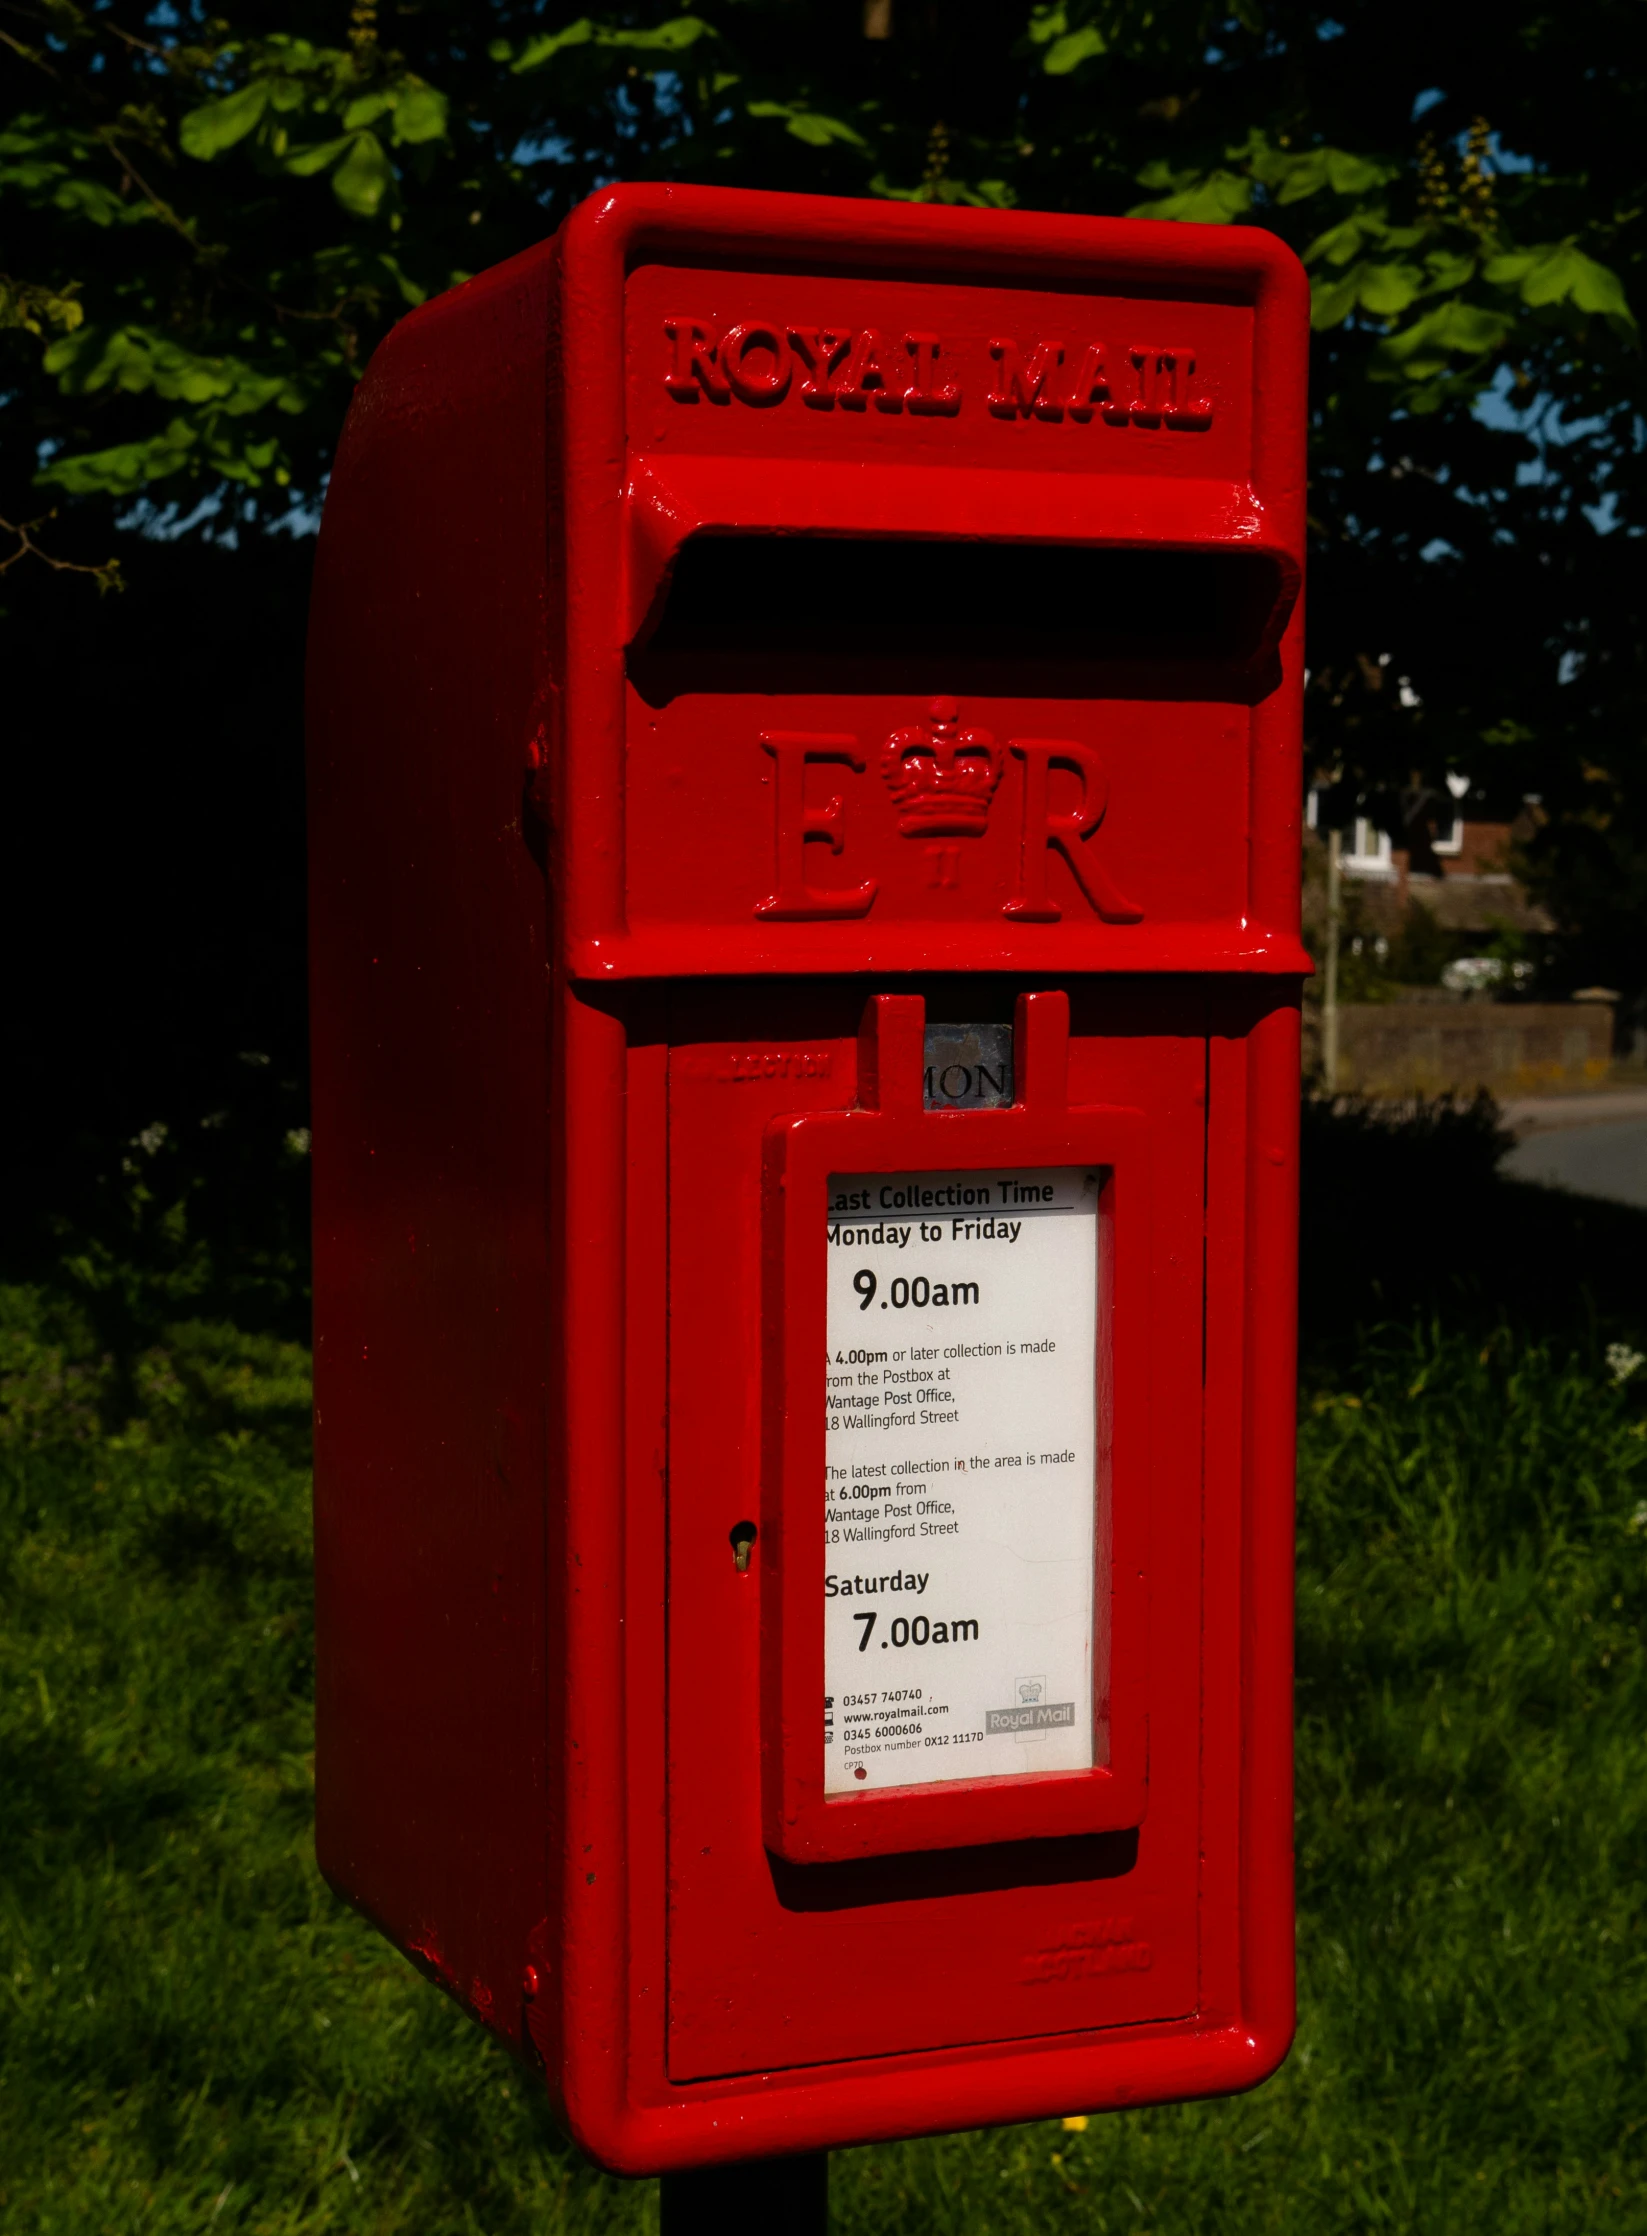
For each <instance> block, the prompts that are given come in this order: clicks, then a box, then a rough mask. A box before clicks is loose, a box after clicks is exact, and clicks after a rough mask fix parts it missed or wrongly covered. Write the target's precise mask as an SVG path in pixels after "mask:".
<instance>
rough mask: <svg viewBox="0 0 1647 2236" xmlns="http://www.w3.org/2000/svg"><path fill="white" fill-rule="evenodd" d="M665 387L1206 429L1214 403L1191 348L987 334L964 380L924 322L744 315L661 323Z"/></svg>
mask: <svg viewBox="0 0 1647 2236" xmlns="http://www.w3.org/2000/svg"><path fill="white" fill-rule="evenodd" d="M663 343H664V372H663V385H664V387H665V388H666V389H667V390H668V392H669V394H670V395H671V396H673V397H674V398H675V399H676V401H677V402H678V403H683V404H712V405H713V404H720V405H730V404H743V405H748V406H751V407H753V408H754V409H757V410H770V409H772V408H773V407H774V406H779V405H783V406H798V407H801V408H805V409H809V410H812V411H824V412H832V411H837V410H839V411H847V412H854V411H857V412H861V411H870V410H874V411H878V412H908V413H910V414H911V415H912V416H913V417H915V418H917V419H919V418H942V419H951V418H954V417H955V415H956V414H957V413H958V412H960V411H961V410H962V409H963V408H967V407H968V406H969V405H970V407H971V408H973V409H976V410H979V411H983V412H987V413H989V414H990V415H991V416H992V417H993V418H996V419H1042V420H1047V419H1050V420H1065V419H1067V420H1069V421H1071V422H1072V423H1074V424H1075V425H1078V426H1079V425H1087V424H1091V423H1096V424H1098V425H1101V426H1109V427H1169V428H1175V429H1178V430H1180V431H1182V432H1185V433H1201V432H1204V431H1205V430H1206V429H1207V428H1209V427H1210V426H1211V425H1212V420H1213V404H1212V399H1211V397H1210V395H1209V394H1208V392H1207V384H1206V383H1205V381H1204V380H1203V378H1202V376H1201V372H1200V368H1199V366H1198V364H1197V360H1196V352H1195V350H1194V349H1193V348H1191V347H1190V346H1189V345H1188V344H1186V343H1181V342H1179V343H1173V344H1171V345H1164V344H1161V343H1158V342H1149V343H1141V342H1136V341H1130V342H1125V343H1116V342H1112V341H1092V340H1065V339H1064V338H1062V337H1059V336H1055V335H1032V336H1030V337H1028V338H1027V339H1020V338H1019V337H1018V336H1016V335H1012V334H997V335H993V336H991V337H990V340H989V343H988V352H987V357H986V358H985V361H984V366H983V367H982V368H981V369H980V371H979V373H978V375H977V376H976V377H973V376H969V378H968V379H967V380H966V381H963V378H962V363H961V352H960V350H959V348H958V346H957V345H955V344H953V343H946V342H945V340H944V338H943V336H942V335H940V334H935V333H932V332H930V331H927V330H925V329H922V328H910V329H909V330H908V331H907V332H903V333H899V332H895V331H893V330H891V329H888V330H885V331H883V330H882V329H880V328H878V327H874V326H864V327H846V326H841V327H830V326H791V325H789V324H787V323H786V322H785V321H784V320H781V319H742V320H740V321H739V322H738V323H737V324H736V325H733V326H728V327H726V328H724V329H717V328H716V327H715V326H713V325H712V324H710V323H709V322H708V321H707V320H704V319H701V318H666V319H665V320H664V322H663Z"/></svg>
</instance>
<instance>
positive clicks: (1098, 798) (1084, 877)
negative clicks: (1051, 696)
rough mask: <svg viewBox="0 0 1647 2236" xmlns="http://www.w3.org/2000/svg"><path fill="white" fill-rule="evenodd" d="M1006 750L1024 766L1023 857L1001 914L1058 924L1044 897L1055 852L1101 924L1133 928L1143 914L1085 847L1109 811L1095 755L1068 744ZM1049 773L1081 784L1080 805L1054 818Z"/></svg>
mask: <svg viewBox="0 0 1647 2236" xmlns="http://www.w3.org/2000/svg"><path fill="white" fill-rule="evenodd" d="M1007 747H1008V750H1009V751H1010V752H1011V753H1012V755H1013V757H1014V758H1015V759H1016V760H1019V761H1022V763H1023V764H1024V821H1023V840H1022V845H1023V852H1022V855H1021V858H1020V862H1019V869H1018V890H1017V893H1016V894H1015V895H1014V896H1013V898H1012V899H1011V900H1010V901H1008V902H1007V904H1006V906H1005V908H1003V909H1002V911H1001V914H1002V915H1003V916H1015V917H1018V918H1019V919H1021V920H1023V921H1025V922H1028V923H1031V924H1056V923H1057V922H1058V920H1059V918H1060V916H1061V915H1062V913H1063V911H1062V910H1061V909H1060V908H1059V906H1058V904H1057V902H1056V901H1055V900H1054V899H1053V898H1052V896H1051V894H1050V893H1049V892H1048V891H1047V863H1048V860H1049V859H1050V857H1051V854H1052V850H1053V848H1054V847H1056V848H1057V849H1058V851H1059V853H1060V854H1061V855H1062V856H1063V857H1064V860H1065V861H1066V862H1067V863H1068V864H1069V866H1070V870H1071V872H1072V873H1073V875H1074V878H1075V882H1076V884H1077V885H1079V887H1080V888H1081V891H1082V892H1083V893H1084V894H1085V895H1086V897H1087V899H1088V900H1089V901H1090V902H1091V903H1092V906H1093V908H1094V910H1095V911H1096V912H1097V914H1098V915H1100V916H1101V917H1102V918H1103V919H1104V921H1105V923H1106V924H1136V923H1137V922H1138V921H1139V919H1140V918H1141V917H1142V915H1143V913H1144V912H1143V910H1142V909H1141V908H1139V907H1137V906H1136V905H1135V903H1133V902H1132V901H1129V900H1128V899H1127V897H1126V895H1125V894H1124V893H1123V892H1122V891H1121V890H1120V888H1119V886H1118V885H1117V884H1116V883H1115V880H1114V879H1113V878H1112V877H1111V876H1110V874H1109V872H1108V870H1106V869H1105V868H1104V866H1103V864H1102V863H1101V862H1099V861H1097V860H1095V859H1094V857H1093V856H1092V854H1091V853H1090V852H1089V851H1088V850H1087V847H1086V844H1085V841H1087V840H1088V839H1090V838H1091V837H1092V834H1093V832H1094V831H1096V830H1097V828H1098V826H1099V824H1100V823H1101V822H1102V821H1103V820H1104V810H1105V808H1106V807H1107V806H1108V805H1109V779H1108V777H1107V776H1106V775H1105V774H1104V765H1103V763H1102V762H1101V761H1100V760H1099V758H1098V756H1097V754H1096V753H1094V751H1093V750H1092V748H1091V746H1090V745H1077V744H1076V742H1075V741H1074V739H1073V738H1009V739H1008V740H1007ZM1055 768H1062V769H1070V770H1073V771H1074V773H1075V775H1077V776H1078V777H1079V778H1080V780H1081V797H1080V799H1079V800H1078V801H1077V802H1076V804H1075V806H1074V807H1072V808H1069V809H1065V810H1061V811H1060V812H1058V813H1057V814H1054V812H1053V808H1052V771H1053V770H1054V769H1055Z"/></svg>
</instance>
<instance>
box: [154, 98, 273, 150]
mask: <svg viewBox="0 0 1647 2236" xmlns="http://www.w3.org/2000/svg"><path fill="white" fill-rule="evenodd" d="M268 105H269V88H268V84H267V82H266V81H265V80H264V79H262V78H254V79H253V80H252V82H251V84H250V85H243V86H242V87H241V88H240V90H239V92H238V93H230V94H227V95H225V97H224V98H223V99H222V100H221V101H208V102H207V103H206V105H205V107H204V108H202V109H190V110H189V112H188V114H187V115H186V116H185V117H183V119H182V120H181V122H180V123H179V125H178V127H177V138H178V145H179V146H180V147H181V148H182V150H183V153H184V154H185V155H192V156H193V157H194V158H195V159H196V161H197V162H200V163H209V162H210V161H211V159H212V157H213V156H214V155H221V154H222V153H223V150H224V149H225V148H232V147H233V146H234V145H235V144H236V143H237V142H238V141H240V140H243V139H244V138H245V137H246V135H247V133H248V132H255V131H256V129H257V127H258V125H259V124H261V123H262V121H263V112H264V110H265V109H266V108H267V107H268Z"/></svg>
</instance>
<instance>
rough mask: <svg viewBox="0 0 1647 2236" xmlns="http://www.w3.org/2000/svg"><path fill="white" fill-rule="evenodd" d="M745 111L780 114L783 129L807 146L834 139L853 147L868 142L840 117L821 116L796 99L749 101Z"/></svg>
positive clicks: (758, 114)
mask: <svg viewBox="0 0 1647 2236" xmlns="http://www.w3.org/2000/svg"><path fill="white" fill-rule="evenodd" d="M748 112H749V114H750V115H751V116H754V117H782V118H783V120H784V128H785V130H786V131H789V132H792V133H793V134H794V135H795V137H796V139H797V140H804V141H805V142H806V144H807V146H808V147H815V148H822V147H829V146H830V145H831V144H832V143H833V142H835V141H844V142H845V143H846V144H847V145H848V146H849V147H856V148H861V147H866V146H867V145H868V142H867V141H866V140H865V139H864V137H863V134H862V133H861V132H854V131H853V129H852V127H851V125H850V124H843V123H842V122H841V120H840V118H839V117H834V116H820V115H819V113H818V111H817V110H816V109H808V108H805V107H803V106H802V104H801V103H800V102H798V101H751V102H750V103H749V104H748Z"/></svg>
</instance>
